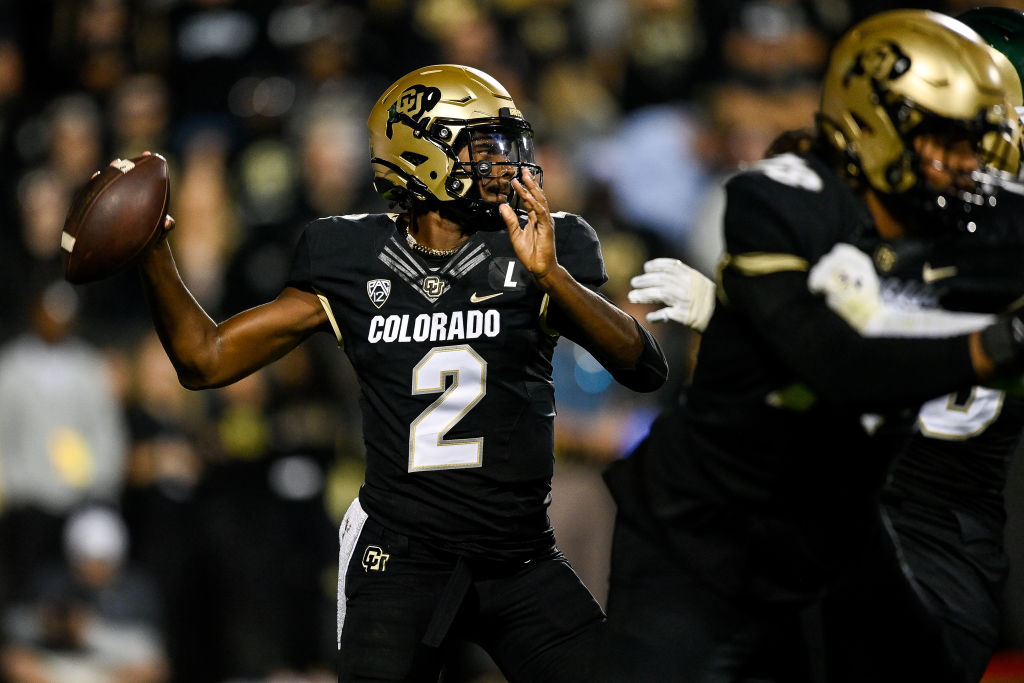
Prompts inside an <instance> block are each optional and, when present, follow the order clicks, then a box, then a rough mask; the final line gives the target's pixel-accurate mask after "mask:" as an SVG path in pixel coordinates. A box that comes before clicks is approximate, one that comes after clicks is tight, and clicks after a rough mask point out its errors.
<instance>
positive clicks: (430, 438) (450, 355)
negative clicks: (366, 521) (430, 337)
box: [409, 346, 487, 472]
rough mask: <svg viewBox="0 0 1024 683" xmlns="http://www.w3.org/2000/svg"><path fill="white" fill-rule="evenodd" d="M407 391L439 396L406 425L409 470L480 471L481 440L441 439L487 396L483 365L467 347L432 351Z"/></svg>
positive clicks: (485, 367) (480, 359) (420, 365)
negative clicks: (446, 385) (470, 468)
mask: <svg viewBox="0 0 1024 683" xmlns="http://www.w3.org/2000/svg"><path fill="white" fill-rule="evenodd" d="M448 378H450V383H449V386H448V387H447V388H445V383H446V382H449V379H448ZM412 393H413V394H414V395H416V394H436V393H440V394H441V395H440V396H438V398H437V400H436V401H434V402H433V403H431V404H430V405H429V406H428V407H427V409H426V410H424V411H423V412H422V413H420V414H419V417H417V418H416V419H415V420H413V423H412V425H411V426H410V427H409V471H410V472H419V471H423V470H436V469H454V468H461V467H480V465H481V464H482V461H483V460H482V459H483V450H484V437H482V436H478V437H474V438H469V439H455V440H448V439H445V438H444V435H445V434H447V433H448V430H450V429H451V428H452V427H454V426H455V423H456V422H458V421H459V420H461V419H462V418H463V417H464V416H465V415H466V413H468V412H469V411H470V410H471V409H472V408H473V406H475V405H476V404H477V403H479V402H480V399H482V398H483V397H484V395H485V394H486V393H487V362H486V361H484V359H483V358H481V357H480V356H478V355H477V353H476V351H474V350H473V349H471V348H470V347H469V346H441V347H438V348H434V349H431V350H430V351H429V352H427V355H425V356H423V358H422V359H421V360H420V362H419V363H417V364H416V367H415V368H413V370H412Z"/></svg>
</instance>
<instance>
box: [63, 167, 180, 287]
mask: <svg viewBox="0 0 1024 683" xmlns="http://www.w3.org/2000/svg"><path fill="white" fill-rule="evenodd" d="M170 191H171V183H170V178H169V177H168V173H167V160H166V159H164V158H163V157H162V156H160V155H159V154H146V155H143V156H139V157H135V158H134V159H115V160H114V161H111V162H110V164H109V165H108V166H107V167H106V168H104V169H103V170H102V171H100V172H99V174H98V175H96V176H93V178H92V179H91V180H90V181H89V182H88V184H86V186H85V187H83V188H82V189H81V190H80V191H79V192H78V194H76V195H75V198H74V199H73V200H72V202H71V208H70V209H69V210H68V215H67V218H66V219H65V221H64V231H63V232H62V233H61V236H60V246H61V252H62V253H63V255H64V277H65V278H67V280H68V281H69V282H73V283H75V284H82V283H85V282H93V281H95V280H102V279H103V278H105V277H109V276H111V275H113V274H115V273H117V272H118V271H120V270H121V269H123V268H125V267H126V266H128V264H130V263H131V262H132V261H133V260H134V259H135V258H136V257H137V256H138V255H139V254H141V253H142V252H143V250H145V248H146V247H147V246H149V244H150V242H152V241H153V240H154V239H155V238H156V237H157V236H158V235H159V234H160V232H161V230H162V229H163V223H164V216H165V215H166V214H167V202H168V199H169V197H170Z"/></svg>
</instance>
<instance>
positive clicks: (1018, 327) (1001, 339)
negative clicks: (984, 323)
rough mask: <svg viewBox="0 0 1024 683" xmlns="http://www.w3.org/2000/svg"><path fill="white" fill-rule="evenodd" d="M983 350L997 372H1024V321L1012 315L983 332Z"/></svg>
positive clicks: (1001, 319)
mask: <svg viewBox="0 0 1024 683" xmlns="http://www.w3.org/2000/svg"><path fill="white" fill-rule="evenodd" d="M981 348H982V350H983V351H984V352H985V355H986V356H988V357H989V360H991V361H992V364H993V365H994V366H995V368H996V372H998V373H1000V374H1002V373H1004V372H1008V371H1009V372H1022V371H1024V320H1021V319H1020V318H1019V317H1018V316H1017V315H1015V314H1011V315H1007V316H1005V317H1003V318H1000V319H999V320H997V321H996V322H994V323H993V324H991V325H989V326H988V327H986V328H985V329H983V330H982V331H981Z"/></svg>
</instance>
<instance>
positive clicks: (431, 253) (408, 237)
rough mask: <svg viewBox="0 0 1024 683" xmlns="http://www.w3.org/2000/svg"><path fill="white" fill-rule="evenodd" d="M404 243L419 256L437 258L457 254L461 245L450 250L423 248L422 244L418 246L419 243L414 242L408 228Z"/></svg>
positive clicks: (414, 239)
mask: <svg viewBox="0 0 1024 683" xmlns="http://www.w3.org/2000/svg"><path fill="white" fill-rule="evenodd" d="M405 241H406V243H408V245H409V247H410V248H411V249H412V250H413V251H418V252H420V253H421V254H426V255H427V256H438V257H445V256H451V255H452V254H454V253H455V252H457V251H458V250H459V249H460V248H461V247H462V245H461V244H460V245H459V246H457V247H454V248H452V249H434V248H433V247H425V246H423V245H422V244H420V243H419V242H417V241H416V238H415V237H413V236H412V233H411V232H409V228H408V227H406V228H405Z"/></svg>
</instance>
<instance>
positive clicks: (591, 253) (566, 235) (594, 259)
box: [552, 212, 608, 289]
mask: <svg viewBox="0 0 1024 683" xmlns="http://www.w3.org/2000/svg"><path fill="white" fill-rule="evenodd" d="M552 218H554V220H555V249H556V252H557V256H558V262H559V263H561V264H562V266H563V267H564V268H565V269H566V270H568V271H569V274H570V275H572V276H573V278H575V279H576V281H577V282H579V283H580V284H582V285H585V286H587V287H589V288H591V289H597V288H598V287H600V286H602V285H603V284H604V283H606V282H607V281H608V271H607V270H605V266H604V257H603V256H602V254H601V243H600V241H599V240H598V238H597V232H596V231H595V230H594V228H592V227H591V226H590V224H589V223H587V222H586V221H585V220H583V218H582V217H580V216H577V215H576V214H570V213H563V212H558V213H554V214H552Z"/></svg>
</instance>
